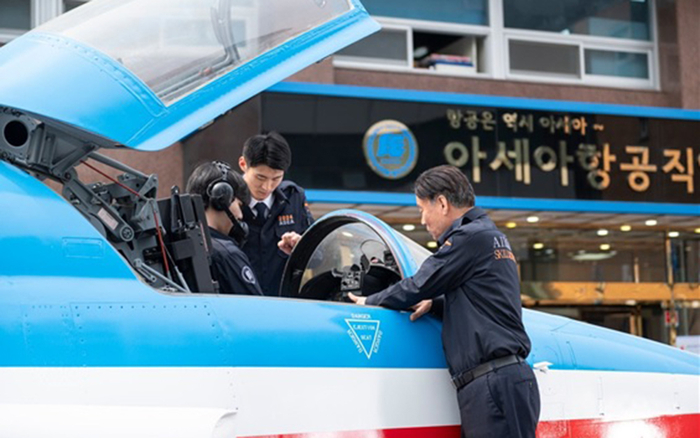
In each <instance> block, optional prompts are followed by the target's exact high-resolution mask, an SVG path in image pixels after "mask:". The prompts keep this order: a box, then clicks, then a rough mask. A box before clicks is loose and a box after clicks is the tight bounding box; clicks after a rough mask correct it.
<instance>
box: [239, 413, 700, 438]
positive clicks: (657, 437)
mask: <svg viewBox="0 0 700 438" xmlns="http://www.w3.org/2000/svg"><path fill="white" fill-rule="evenodd" d="M459 436H460V429H459V426H436V427H411V428H405V429H385V430H354V431H342V432H313V433H291V434H278V435H257V436H250V437H247V438H413V437H421V438H459ZM698 436H700V414H687V415H673V416H665V417H656V418H647V419H643V420H628V421H605V420H601V419H593V420H562V421H541V422H540V424H539V426H538V427H537V438H632V437H634V438H637V437H639V438H698ZM494 438H498V437H494Z"/></svg>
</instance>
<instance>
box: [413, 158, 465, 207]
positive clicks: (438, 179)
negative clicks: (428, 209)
mask: <svg viewBox="0 0 700 438" xmlns="http://www.w3.org/2000/svg"><path fill="white" fill-rule="evenodd" d="M414 192H415V194H416V197H418V198H419V199H427V200H428V201H430V202H432V201H434V200H435V198H437V197H438V196H440V195H443V196H444V197H445V198H447V201H448V202H449V203H450V204H452V205H454V206H455V207H473V206H474V189H473V188H472V185H471V183H470V182H469V178H467V175H465V174H464V173H463V172H462V171H461V170H459V169H458V168H456V167H455V166H449V165H444V166H437V167H433V168H432V169H428V170H426V171H425V172H423V173H421V174H420V176H419V177H418V179H417V180H416V184H415V187H414Z"/></svg>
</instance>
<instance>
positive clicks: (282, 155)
mask: <svg viewBox="0 0 700 438" xmlns="http://www.w3.org/2000/svg"><path fill="white" fill-rule="evenodd" d="M243 158H245V162H246V164H247V165H248V166H250V167H257V166H260V165H263V164H264V165H266V166H268V167H270V168H272V169H275V170H282V171H284V172H286V171H287V169H289V166H291V165H292V150H291V149H290V148H289V143H287V140H285V139H284V137H282V136H281V135H280V134H279V133H277V132H275V131H272V132H269V133H267V134H260V135H254V136H252V137H250V138H249V139H248V140H246V141H245V143H244V144H243Z"/></svg>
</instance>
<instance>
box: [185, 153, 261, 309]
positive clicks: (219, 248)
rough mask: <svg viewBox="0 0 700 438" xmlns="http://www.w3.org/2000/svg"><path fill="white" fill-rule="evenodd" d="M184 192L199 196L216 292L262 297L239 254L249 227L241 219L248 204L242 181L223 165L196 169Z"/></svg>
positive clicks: (206, 165)
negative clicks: (202, 207) (206, 225)
mask: <svg viewBox="0 0 700 438" xmlns="http://www.w3.org/2000/svg"><path fill="white" fill-rule="evenodd" d="M187 192H188V193H191V194H195V195H200V196H201V197H202V200H203V201H204V214H205V216H206V218H207V224H208V225H209V231H210V235H211V251H210V253H211V271H212V276H213V277H214V280H216V281H217V282H218V283H219V291H220V292H221V293H227V294H239V295H262V291H261V290H260V283H259V282H258V280H257V278H256V277H255V274H254V273H253V270H252V269H251V268H250V261H249V260H248V256H246V255H245V253H244V252H243V251H242V250H241V248H240V247H241V246H243V245H244V244H245V241H246V239H247V237H248V226H247V224H246V223H245V222H243V221H242V220H241V219H242V218H243V213H242V212H241V205H247V204H248V203H249V202H250V191H249V190H248V186H247V185H246V183H245V181H243V177H242V176H241V175H239V174H238V173H236V172H233V171H232V170H231V166H229V165H228V164H227V163H224V162H223V161H213V162H210V163H204V164H201V165H200V166H199V167H197V168H196V169H195V170H194V172H192V175H190V178H189V179H188V181H187Z"/></svg>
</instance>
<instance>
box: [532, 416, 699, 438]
mask: <svg viewBox="0 0 700 438" xmlns="http://www.w3.org/2000/svg"><path fill="white" fill-rule="evenodd" d="M699 436H700V414H687V415H672V416H665V417H656V418H646V419H642V420H627V421H605V420H603V419H595V420H565V421H545V422H540V424H539V426H538V427H537V438H627V437H630V438H637V437H639V438H697V437H699Z"/></svg>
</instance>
